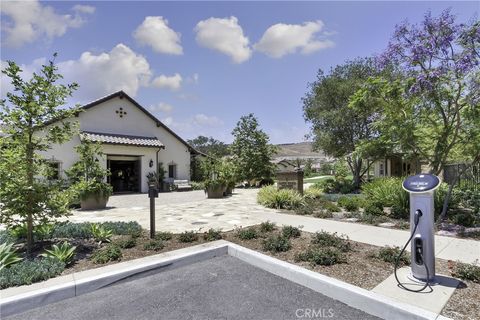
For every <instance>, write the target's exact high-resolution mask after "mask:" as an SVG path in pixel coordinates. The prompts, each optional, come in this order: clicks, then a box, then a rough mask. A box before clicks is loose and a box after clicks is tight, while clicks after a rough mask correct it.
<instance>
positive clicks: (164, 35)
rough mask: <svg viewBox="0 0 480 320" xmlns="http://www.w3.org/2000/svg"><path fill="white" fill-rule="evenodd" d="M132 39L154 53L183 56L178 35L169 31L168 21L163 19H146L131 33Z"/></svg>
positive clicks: (171, 30)
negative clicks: (150, 48)
mask: <svg viewBox="0 0 480 320" xmlns="http://www.w3.org/2000/svg"><path fill="white" fill-rule="evenodd" d="M133 37H134V38H135V40H137V42H138V43H139V44H141V45H147V46H150V47H152V49H153V50H154V51H155V52H158V53H166V54H175V55H180V54H183V49H182V46H181V45H180V37H181V35H180V33H178V32H175V30H173V29H171V28H170V27H169V26H168V20H167V19H164V18H163V17H146V18H145V20H143V22H142V24H141V25H139V26H138V28H137V29H136V30H135V31H134V32H133Z"/></svg>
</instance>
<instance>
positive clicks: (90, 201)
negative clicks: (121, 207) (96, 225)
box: [80, 196, 109, 210]
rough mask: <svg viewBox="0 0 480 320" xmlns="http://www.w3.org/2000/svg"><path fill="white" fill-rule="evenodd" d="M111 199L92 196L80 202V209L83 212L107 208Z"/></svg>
mask: <svg viewBox="0 0 480 320" xmlns="http://www.w3.org/2000/svg"><path fill="white" fill-rule="evenodd" d="M108 198H109V197H104V196H97V197H95V196H90V197H88V198H86V199H85V200H80V207H81V208H82V210H99V209H105V208H106V207H107V202H108Z"/></svg>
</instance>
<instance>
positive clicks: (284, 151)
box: [275, 142, 333, 161]
mask: <svg viewBox="0 0 480 320" xmlns="http://www.w3.org/2000/svg"><path fill="white" fill-rule="evenodd" d="M312 146H313V144H312V143H311V142H299V143H282V144H277V147H278V152H277V154H276V155H275V158H276V159H280V158H281V159H297V158H300V159H317V160H320V161H332V160H333V158H330V157H327V156H326V155H325V154H324V153H323V152H321V151H320V152H314V151H313V150H312Z"/></svg>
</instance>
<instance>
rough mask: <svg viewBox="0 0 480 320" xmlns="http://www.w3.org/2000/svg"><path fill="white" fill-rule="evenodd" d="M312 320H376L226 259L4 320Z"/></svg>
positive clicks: (137, 281)
mask: <svg viewBox="0 0 480 320" xmlns="http://www.w3.org/2000/svg"><path fill="white" fill-rule="evenodd" d="M312 315H315V316H314V317H312ZM312 318H315V319H320V318H330V319H347V320H348V319H365V320H367V319H378V318H376V317H373V316H371V315H369V314H367V313H365V312H362V311H360V310H357V309H354V308H351V307H349V306H347V305H345V304H344V303H341V302H339V301H336V300H333V299H331V298H328V297H326V296H324V295H322V294H320V293H318V292H315V291H313V290H310V289H308V288H305V287H303V286H300V285H298V284H295V283H293V282H290V281H288V280H286V279H283V278H280V277H277V276H275V275H273V274H271V273H269V272H266V271H263V270H261V269H258V268H255V267H253V266H251V265H249V264H247V263H245V262H243V261H241V260H238V259H236V258H234V257H229V256H221V257H217V258H213V259H209V260H206V261H203V262H198V263H195V264H191V265H187V266H184V267H180V268H177V269H173V270H165V271H163V272H159V273H156V274H154V275H150V276H147V277H145V278H140V279H133V280H131V281H129V282H123V283H118V284H116V285H112V286H109V287H106V288H103V289H100V290H97V291H94V292H91V293H88V294H85V295H81V296H78V297H75V298H71V299H67V300H63V301H59V302H56V303H53V304H50V305H47V306H44V307H40V308H37V309H33V310H30V311H27V312H24V313H21V314H17V315H14V316H12V317H9V318H7V319H9V320H14V319H39V320H40V319H42V320H43V319H45V320H46V319H48V320H55V319H59V320H76V319H78V320H80V319H82V320H83V319H85V320H90V319H92V320H93V319H119V320H120V319H128V320H130V319H168V320H176V319H178V320H180V319H181V320H184V319H196V320H207V319H212V320H213V319H262V320H267V319H275V320H287V319H312Z"/></svg>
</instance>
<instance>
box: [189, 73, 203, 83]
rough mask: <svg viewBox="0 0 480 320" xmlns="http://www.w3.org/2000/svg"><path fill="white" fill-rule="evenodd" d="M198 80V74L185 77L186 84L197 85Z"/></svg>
mask: <svg viewBox="0 0 480 320" xmlns="http://www.w3.org/2000/svg"><path fill="white" fill-rule="evenodd" d="M199 80H200V76H199V75H198V73H194V74H192V75H191V76H190V77H187V82H188V83H193V84H198V81H199Z"/></svg>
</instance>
